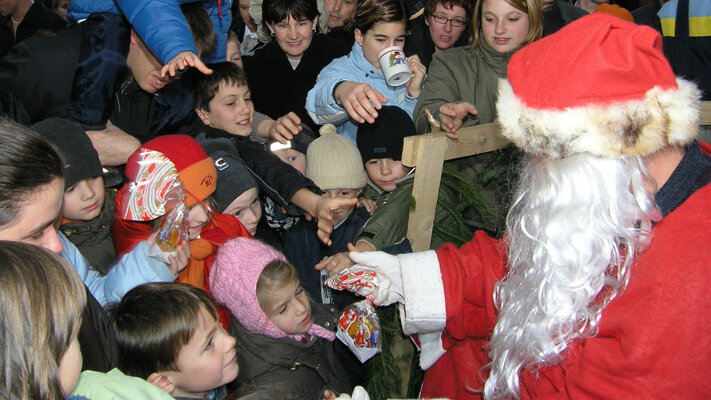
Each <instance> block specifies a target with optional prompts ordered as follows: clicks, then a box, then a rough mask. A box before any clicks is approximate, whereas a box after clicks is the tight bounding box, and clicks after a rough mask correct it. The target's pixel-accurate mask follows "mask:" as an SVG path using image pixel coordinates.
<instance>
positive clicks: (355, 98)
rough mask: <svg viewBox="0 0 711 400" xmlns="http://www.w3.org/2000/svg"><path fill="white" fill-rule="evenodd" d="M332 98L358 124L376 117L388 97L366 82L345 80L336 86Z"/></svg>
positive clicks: (369, 121)
mask: <svg viewBox="0 0 711 400" xmlns="http://www.w3.org/2000/svg"><path fill="white" fill-rule="evenodd" d="M333 98H334V100H336V102H337V103H338V104H340V105H341V106H342V107H343V108H344V109H345V110H346V112H347V113H348V115H349V116H350V117H351V118H353V119H354V120H355V121H356V122H358V123H359V124H362V123H363V122H366V121H368V123H369V124H372V123H373V122H375V119H376V118H378V111H377V110H380V109H381V108H382V107H383V105H382V104H383V103H387V102H388V99H386V98H385V96H383V94H382V93H380V92H379V91H377V90H375V89H374V88H373V87H371V86H370V85H368V84H367V83H358V82H351V81H345V82H341V83H339V84H338V86H336V89H335V90H334V91H333Z"/></svg>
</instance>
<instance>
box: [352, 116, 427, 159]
mask: <svg viewBox="0 0 711 400" xmlns="http://www.w3.org/2000/svg"><path fill="white" fill-rule="evenodd" d="M414 134H415V124H414V123H413V122H412V118H410V116H409V115H408V114H407V112H405V110H403V109H402V108H400V107H395V106H383V108H381V109H380V110H378V118H376V119H375V122H374V123H372V124H369V123H362V124H360V126H358V136H357V138H356V142H357V143H358V151H360V156H361V157H362V158H363V162H368V160H372V159H374V158H392V159H393V160H401V159H402V146H403V139H404V138H405V137H407V136H412V135H414Z"/></svg>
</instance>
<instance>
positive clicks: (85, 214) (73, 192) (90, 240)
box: [32, 118, 116, 275]
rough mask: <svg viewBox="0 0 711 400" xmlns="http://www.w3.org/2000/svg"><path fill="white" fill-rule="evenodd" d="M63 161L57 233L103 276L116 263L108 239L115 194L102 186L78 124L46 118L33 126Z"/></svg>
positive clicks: (98, 169)
mask: <svg viewBox="0 0 711 400" xmlns="http://www.w3.org/2000/svg"><path fill="white" fill-rule="evenodd" d="M32 129H33V130H34V131H36V132H37V133H39V134H40V135H41V136H42V137H43V138H45V139H46V140H47V141H48V142H49V143H51V144H52V145H53V146H54V147H55V148H56V149H57V151H58V152H59V154H61V155H62V158H64V198H63V204H62V222H61V225H60V227H59V230H60V231H61V232H62V233H63V234H64V236H66V237H67V239H69V241H70V242H72V243H73V244H74V245H75V246H76V247H77V248H78V249H79V251H80V252H81V253H82V255H83V256H84V257H85V258H86V259H87V260H88V261H89V263H90V265H91V267H92V268H93V269H95V270H96V271H98V272H99V273H101V274H102V275H105V274H106V273H108V272H109V270H110V269H111V267H112V266H113V264H114V263H115V262H116V251H115V249H114V244H113V241H112V240H111V224H112V222H113V220H114V209H115V204H114V198H115V197H116V191H115V190H114V189H111V188H105V187H104V179H103V176H102V173H103V168H102V166H101V162H100V161H99V154H98V153H97V152H96V150H95V149H94V147H93V146H92V144H91V140H89V136H87V135H86V133H85V132H84V130H83V129H82V128H81V126H79V125H78V124H76V123H74V122H71V121H69V120H66V119H61V118H48V119H46V120H44V121H41V122H38V123H36V124H34V125H33V126H32Z"/></svg>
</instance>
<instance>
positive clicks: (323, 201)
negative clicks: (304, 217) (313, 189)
mask: <svg viewBox="0 0 711 400" xmlns="http://www.w3.org/2000/svg"><path fill="white" fill-rule="evenodd" d="M356 203H358V199H346V198H343V197H321V198H320V199H319V200H318V202H317V204H316V215H315V217H316V219H318V237H319V239H321V241H322V242H323V243H324V244H326V245H327V246H330V245H331V239H330V238H329V237H330V236H331V232H332V231H333V226H332V225H331V220H332V219H333V215H331V213H332V212H333V211H335V210H338V209H339V208H341V207H349V206H354V205H356ZM311 217H313V215H312V216H311Z"/></svg>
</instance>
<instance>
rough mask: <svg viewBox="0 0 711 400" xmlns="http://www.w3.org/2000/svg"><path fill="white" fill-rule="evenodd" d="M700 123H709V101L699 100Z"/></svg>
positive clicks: (710, 111)
mask: <svg viewBox="0 0 711 400" xmlns="http://www.w3.org/2000/svg"><path fill="white" fill-rule="evenodd" d="M700 121H701V122H700V124H701V125H711V101H702V102H701V115H700Z"/></svg>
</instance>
